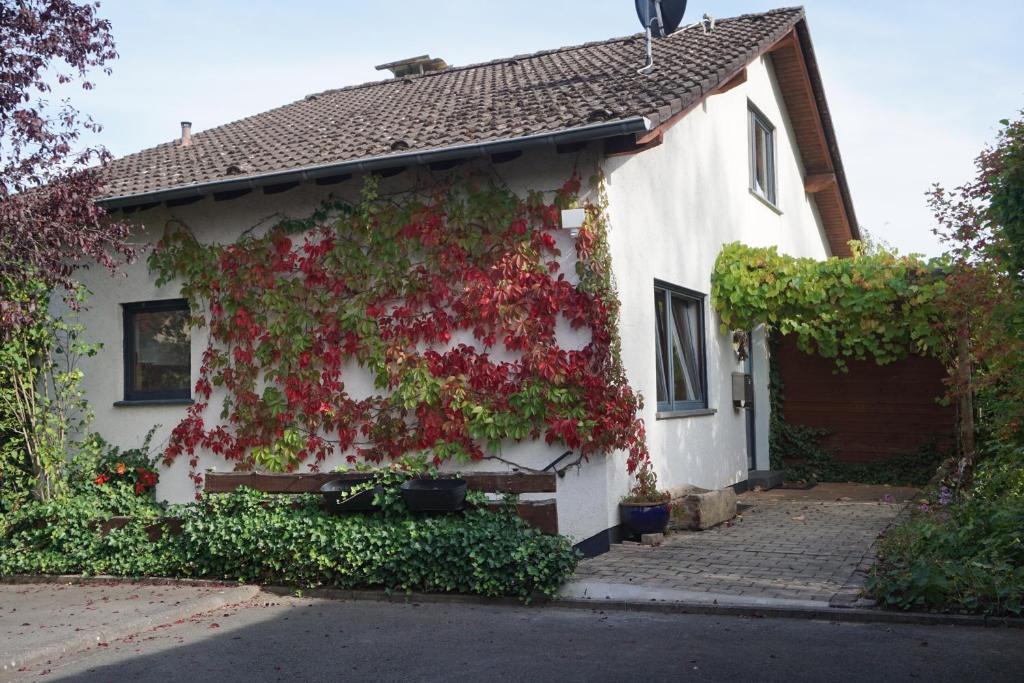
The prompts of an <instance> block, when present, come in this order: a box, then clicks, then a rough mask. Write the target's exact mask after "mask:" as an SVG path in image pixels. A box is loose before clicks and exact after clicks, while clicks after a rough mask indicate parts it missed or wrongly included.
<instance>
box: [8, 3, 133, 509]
mask: <svg viewBox="0 0 1024 683" xmlns="http://www.w3.org/2000/svg"><path fill="white" fill-rule="evenodd" d="M97 8H98V5H92V4H82V3H76V2H71V1H70V0H0V507H9V506H10V505H11V504H12V501H16V500H17V499H18V498H23V497H24V494H25V493H26V492H27V490H28V489H29V488H32V489H34V492H35V494H36V496H37V497H39V498H44V499H45V498H49V497H52V496H54V495H56V494H57V493H59V492H60V490H61V487H62V477H61V469H62V466H63V463H64V458H65V457H66V451H67V439H68V438H69V434H70V433H71V432H72V431H73V428H74V427H75V425H76V424H77V423H78V422H79V421H80V420H81V419H82V418H83V416H84V415H85V414H86V413H85V412H84V405H83V402H82V397H81V393H80V391H79V390H78V379H79V376H80V373H79V372H78V371H77V370H76V369H75V368H74V367H72V366H71V365H70V364H69V359H71V358H73V356H74V353H73V351H76V350H78V351H80V350H81V349H79V343H78V342H77V341H76V340H75V339H74V337H75V335H76V334H77V328H76V327H74V326H69V325H68V324H67V323H66V322H65V321H62V320H60V319H59V318H56V317H54V316H51V315H50V312H49V305H50V301H51V298H52V294H53V293H54V292H55V291H57V290H59V289H63V290H65V301H66V302H67V303H68V304H69V305H70V306H71V307H72V308H77V306H78V305H79V304H80V302H81V300H82V298H81V294H82V292H81V291H80V290H79V289H78V288H77V287H76V286H75V285H74V282H73V280H72V276H73V274H74V272H75V270H76V269H77V268H80V267H85V266H87V265H88V264H89V263H90V262H96V263H99V264H101V265H102V266H105V267H107V268H109V269H111V270H113V269H114V268H115V267H116V266H117V264H118V261H119V260H120V259H121V258H130V257H131V256H132V253H133V250H132V248H131V246H130V245H129V244H128V242H127V238H128V230H129V226H128V225H127V224H125V223H123V222H117V221H112V220H109V219H108V218H107V216H106V214H105V212H104V211H103V209H102V208H100V207H98V206H97V205H96V203H95V201H94V200H95V198H96V197H97V196H98V195H99V194H100V192H101V182H102V176H101V172H102V165H103V163H105V162H106V161H107V159H108V158H109V155H108V153H107V152H106V151H105V150H103V149H102V148H97V147H88V146H80V144H79V143H80V139H81V136H82V134H83V133H86V132H96V131H98V130H99V126H98V125H97V124H96V123H94V122H93V121H92V120H91V119H90V118H89V117H88V116H85V115H82V114H80V113H79V111H78V110H77V109H76V108H75V107H74V106H73V105H72V104H71V102H70V101H69V100H67V99H63V100H60V101H54V98H53V91H52V88H53V87H54V86H59V87H70V86H72V85H76V84H77V85H80V86H81V87H82V88H84V89H90V88H92V82H91V81H90V80H88V76H89V73H90V71H92V70H93V69H97V68H102V69H103V70H104V71H106V72H109V69H108V68H106V66H105V65H106V64H107V63H108V62H109V61H110V60H112V59H114V58H115V57H116V56H117V53H116V52H115V50H114V41H113V38H112V37H111V35H110V24H109V22H108V21H106V20H105V19H101V18H100V17H98V16H97V13H96V12H97Z"/></svg>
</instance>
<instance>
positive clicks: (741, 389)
mask: <svg viewBox="0 0 1024 683" xmlns="http://www.w3.org/2000/svg"><path fill="white" fill-rule="evenodd" d="M732 407H733V408H736V409H740V408H753V407H754V378H753V377H751V376H750V375H748V374H746V373H745V372H734V373H732Z"/></svg>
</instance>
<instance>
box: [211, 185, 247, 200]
mask: <svg viewBox="0 0 1024 683" xmlns="http://www.w3.org/2000/svg"><path fill="white" fill-rule="evenodd" d="M251 193H252V190H251V189H249V188H245V189H242V190H225V191H224V192H214V193H213V201H215V202H226V201H230V200H232V199H238V198H239V197H244V196H245V195H247V194H251Z"/></svg>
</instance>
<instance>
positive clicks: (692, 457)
mask: <svg viewBox="0 0 1024 683" xmlns="http://www.w3.org/2000/svg"><path fill="white" fill-rule="evenodd" d="M748 101H749V102H751V103H753V104H754V105H755V106H756V107H757V108H758V109H759V110H760V111H761V112H763V113H764V114H765V115H766V116H767V117H768V119H769V120H770V121H771V122H772V123H773V124H774V125H775V126H776V131H777V133H776V157H777V160H778V161H777V166H778V181H777V184H778V193H777V197H778V199H777V206H778V209H779V211H776V210H774V209H772V208H770V207H769V206H767V205H766V204H765V203H764V202H762V201H761V200H760V199H759V198H757V197H755V196H754V195H752V194H751V193H750V191H749V171H748V161H749V157H748V142H747V130H748V128H747V127H748V120H747V111H748ZM793 140H794V137H793V134H792V130H791V129H790V126H789V123H788V117H787V116H786V115H785V114H784V105H783V103H782V99H781V97H780V93H779V88H778V84H777V83H776V82H775V79H774V75H773V73H772V70H771V67H770V58H765V59H763V60H757V61H756V62H755V63H754V64H752V65H751V66H750V68H748V79H747V82H746V83H744V84H743V85H741V86H739V87H736V88H734V89H733V90H731V91H729V92H727V93H724V94H721V95H716V96H712V97H711V98H709V99H708V100H707V101H706V102H705V103H704V104H703V105H702V106H700V107H698V108H697V109H695V110H694V111H692V112H691V113H690V114H688V115H687V116H686V117H684V118H683V119H682V120H681V121H679V122H678V123H677V124H676V125H675V126H673V127H672V128H670V129H669V130H668V131H667V132H666V134H665V139H664V142H663V144H661V145H660V146H658V147H655V148H653V149H650V150H648V151H646V152H643V153H641V154H637V155H632V156H623V157H613V158H610V159H608V160H607V161H606V163H605V171H606V176H607V181H608V195H609V218H610V221H611V246H612V258H613V263H614V271H615V275H616V280H617V287H618V291H619V296H620V299H621V301H622V321H621V332H622V339H623V348H622V351H623V361H624V363H625V366H626V371H627V373H628V375H629V380H630V383H631V385H632V386H633V387H634V388H636V389H638V390H640V391H641V392H642V393H643V394H644V396H645V399H646V406H645V409H644V419H645V422H646V424H647V434H648V444H649V447H650V450H651V455H652V458H653V460H654V463H655V465H656V468H657V471H658V473H659V476H660V483H661V484H662V485H663V486H675V485H678V484H695V485H697V486H702V487H706V488H721V487H724V486H728V485H731V484H734V483H737V482H741V481H744V480H746V478H747V471H748V468H749V465H748V461H747V447H746V431H745V430H746V428H745V424H744V420H745V416H744V414H743V412H742V411H739V410H734V409H733V407H732V385H731V373H733V372H739V371H743V365H742V363H740V362H739V361H738V360H737V358H736V354H735V352H734V350H733V348H732V338H731V335H722V334H720V333H719V325H720V321H719V319H718V316H717V315H716V314H715V313H714V311H713V309H712V306H711V301H710V289H711V271H712V269H713V266H714V262H715V258H716V257H717V256H718V253H719V251H720V249H721V246H722V245H723V244H725V243H728V242H733V241H736V240H740V241H743V242H745V243H747V244H750V245H755V246H762V245H764V246H766V245H778V246H779V248H780V250H781V251H783V252H786V253H790V254H794V255H799V256H811V257H816V258H824V257H826V256H828V255H829V252H828V246H827V241H826V239H825V236H824V232H823V230H822V226H821V222H820V219H819V217H818V215H817V210H816V208H815V206H814V204H813V200H812V199H811V197H810V196H809V195H807V194H806V193H805V192H804V189H803V168H802V164H801V162H800V159H799V155H798V154H797V152H796V151H795V150H794V148H793V145H794V142H793ZM655 279H658V280H662V281H665V282H668V283H671V284H674V285H677V286H680V287H685V288H687V289H691V290H696V291H698V292H702V293H705V294H708V295H709V296H708V299H707V301H706V305H705V323H706V327H707V332H708V334H707V339H706V344H707V373H708V399H709V408H711V409H714V410H715V411H716V412H715V413H714V414H712V415H703V416H689V417H680V418H673V419H663V420H659V419H657V405H656V384H655V382H656V376H655V373H656V365H655V336H654V324H655V323H654V301H653V287H654V280H655ZM753 341H754V343H753V344H752V347H753V350H754V352H755V357H754V371H753V374H754V378H755V380H756V385H755V391H756V411H757V412H756V422H757V433H756V436H757V448H756V451H757V454H758V462H757V465H758V467H759V468H764V469H767V464H768V439H767V424H768V400H767V399H768V392H767V384H768V381H767V377H768V373H767V365H766V359H765V355H764V354H765V345H764V341H763V335H762V334H760V333H757V334H755V335H754V340H753ZM609 476H610V477H611V479H612V482H611V483H612V489H613V490H614V491H621V490H624V489H625V487H626V485H627V482H626V479H625V476H624V475H623V474H622V473H621V472H620V471H613V472H611V473H610V475H609ZM609 521H610V522H613V520H609Z"/></svg>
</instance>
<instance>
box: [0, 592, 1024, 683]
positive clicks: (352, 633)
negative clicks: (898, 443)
mask: <svg viewBox="0 0 1024 683" xmlns="http://www.w3.org/2000/svg"><path fill="white" fill-rule="evenodd" d="M1022 669H1024V630H1021V629H995V628H993V629H983V628H965V627H950V626H942V627H936V626H928V627H924V626H886V625H866V624H839V623H828V622H818V621H803V620H792V619H790V620H787V619H774V620H773V619H751V618H740V617H713V616H696V615H694V616H690V615H657V614H641V613H623V612H607V613H605V612H601V611H599V610H595V611H586V610H570V609H553V608H549V607H545V608H516V607H484V606H471V605H441V604H423V605H415V604H389V603H375V602H337V601H329V600H312V599H301V598H276V597H275V598H270V597H267V596H266V595H265V594H264V595H263V596H260V597H258V598H257V599H255V600H253V601H250V602H248V603H244V604H242V605H240V606H234V607H226V608H220V609H218V610H216V611H213V612H210V613H207V614H205V615H201V616H197V617H193V618H190V619H186V620H184V621H182V622H181V623H177V624H172V625H170V626H166V627H162V628H156V629H152V630H149V631H144V632H142V633H139V634H138V635H136V636H133V637H129V638H125V639H121V640H117V641H113V642H110V643H99V644H97V645H96V646H95V647H91V648H89V649H88V650H87V651H82V652H78V653H72V654H67V655H64V657H63V658H61V659H59V660H57V661H51V662H48V663H46V664H45V665H42V666H38V665H37V666H35V667H33V668H32V669H31V670H28V671H22V672H20V673H17V674H14V677H13V679H12V680H32V681H41V680H42V681H58V680H59V681H71V680H74V681H161V682H165V681H189V683H199V682H201V681H215V682H216V683H230V682H232V681H239V682H243V681H244V682H245V683H252V682H253V681H313V680H316V681H335V680H337V681H344V680H352V681H356V680H358V681H399V680H400V681H461V680H487V681H548V680H551V681H558V682H559V683H562V682H567V681H588V682H589V681H625V680H640V681H662V680H666V681H667V680H671V681H678V680H711V681H720V680H730V681H803V680H812V681H823V680H827V681H887V682H890V683H891V682H893V681H904V680H921V681H929V683H931V682H933V681H957V683H963V682H964V681H1011V680H1013V681H1019V680H1021V671H1022ZM0 678H3V675H2V674H0Z"/></svg>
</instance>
